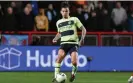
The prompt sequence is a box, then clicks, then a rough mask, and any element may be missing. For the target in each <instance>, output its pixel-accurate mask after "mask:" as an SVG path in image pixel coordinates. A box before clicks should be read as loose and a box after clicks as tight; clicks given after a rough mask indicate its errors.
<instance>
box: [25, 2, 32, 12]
mask: <svg viewBox="0 0 133 83" xmlns="http://www.w3.org/2000/svg"><path fill="white" fill-rule="evenodd" d="M26 7H27V8H28V9H29V11H30V12H31V11H32V5H31V4H30V3H28V4H26Z"/></svg>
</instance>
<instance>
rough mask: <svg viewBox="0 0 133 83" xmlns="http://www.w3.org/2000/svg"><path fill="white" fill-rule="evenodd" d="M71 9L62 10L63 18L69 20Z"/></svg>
mask: <svg viewBox="0 0 133 83" xmlns="http://www.w3.org/2000/svg"><path fill="white" fill-rule="evenodd" d="M69 13H70V12H69V8H62V9H61V14H62V17H64V18H68V17H69Z"/></svg>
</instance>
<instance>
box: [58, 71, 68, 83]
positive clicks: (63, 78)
mask: <svg viewBox="0 0 133 83" xmlns="http://www.w3.org/2000/svg"><path fill="white" fill-rule="evenodd" d="M66 80H67V76H66V74H64V73H59V74H57V75H56V81H57V82H58V83H65V81H66Z"/></svg>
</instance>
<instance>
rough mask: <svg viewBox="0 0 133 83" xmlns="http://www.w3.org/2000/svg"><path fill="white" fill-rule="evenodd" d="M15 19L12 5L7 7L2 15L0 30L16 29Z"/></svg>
mask: <svg viewBox="0 0 133 83" xmlns="http://www.w3.org/2000/svg"><path fill="white" fill-rule="evenodd" d="M16 30H17V21H16V18H15V16H14V14H13V9H12V7H8V8H7V14H5V15H4V17H3V20H2V31H16Z"/></svg>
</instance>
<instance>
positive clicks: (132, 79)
mask: <svg viewBox="0 0 133 83" xmlns="http://www.w3.org/2000/svg"><path fill="white" fill-rule="evenodd" d="M132 82H133V74H132V75H131V77H130V78H129V79H128V83H132Z"/></svg>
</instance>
